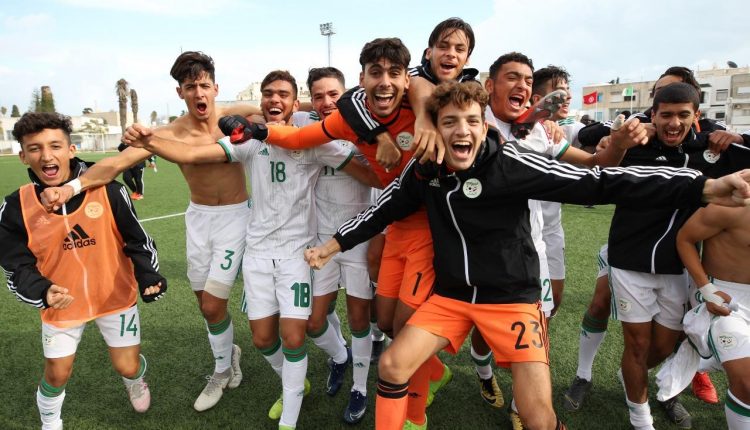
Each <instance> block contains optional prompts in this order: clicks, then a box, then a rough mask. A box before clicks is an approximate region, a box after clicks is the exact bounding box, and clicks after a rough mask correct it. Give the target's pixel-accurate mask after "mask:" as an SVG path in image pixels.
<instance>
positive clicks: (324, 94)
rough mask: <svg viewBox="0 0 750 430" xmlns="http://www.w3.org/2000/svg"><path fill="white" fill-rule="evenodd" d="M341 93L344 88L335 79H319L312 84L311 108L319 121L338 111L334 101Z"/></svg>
mask: <svg viewBox="0 0 750 430" xmlns="http://www.w3.org/2000/svg"><path fill="white" fill-rule="evenodd" d="M343 93H344V86H343V85H341V82H340V81H339V80H338V79H336V78H320V79H318V80H317V81H315V82H313V84H312V88H310V94H311V96H312V107H313V110H314V111H315V112H317V113H318V116H320V119H321V120H323V119H326V117H328V115H330V114H331V113H332V112H333V111H335V110H337V109H338V108H337V107H336V101H338V99H339V97H341V94H343Z"/></svg>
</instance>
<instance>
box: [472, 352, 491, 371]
mask: <svg viewBox="0 0 750 430" xmlns="http://www.w3.org/2000/svg"><path fill="white" fill-rule="evenodd" d="M471 359H472V360H474V367H475V368H476V370H477V374H479V377H480V378H482V379H490V378H491V377H492V351H490V352H488V353H487V355H479V353H477V352H476V351H475V350H474V345H472V346H471Z"/></svg>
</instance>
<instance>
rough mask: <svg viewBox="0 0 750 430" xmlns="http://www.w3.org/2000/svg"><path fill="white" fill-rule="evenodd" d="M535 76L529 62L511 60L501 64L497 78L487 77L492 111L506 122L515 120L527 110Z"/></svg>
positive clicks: (486, 85) (486, 84) (486, 86)
mask: <svg viewBox="0 0 750 430" xmlns="http://www.w3.org/2000/svg"><path fill="white" fill-rule="evenodd" d="M533 81H534V76H533V74H532V72H531V67H529V66H528V65H527V64H523V63H519V62H516V61H511V62H508V63H505V64H503V65H502V66H500V70H498V71H497V75H496V76H495V79H494V80H492V79H487V81H486V82H485V88H486V89H487V92H488V93H489V95H490V107H491V108H492V113H493V114H494V115H495V116H496V117H498V118H500V119H501V120H503V121H505V122H513V121H515V119H516V118H518V117H519V116H521V114H522V113H523V112H524V111H526V105H527V104H528V102H529V99H530V98H531V84H532V83H533Z"/></svg>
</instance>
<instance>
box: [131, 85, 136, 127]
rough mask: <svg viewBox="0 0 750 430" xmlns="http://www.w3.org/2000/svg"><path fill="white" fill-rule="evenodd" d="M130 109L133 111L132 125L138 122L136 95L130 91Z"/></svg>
mask: <svg viewBox="0 0 750 430" xmlns="http://www.w3.org/2000/svg"><path fill="white" fill-rule="evenodd" d="M130 109H132V110H133V123H136V122H138V93H136V92H135V90H134V89H132V88H131V89H130Z"/></svg>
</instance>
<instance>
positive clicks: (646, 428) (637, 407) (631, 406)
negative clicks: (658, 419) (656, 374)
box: [625, 397, 654, 430]
mask: <svg viewBox="0 0 750 430" xmlns="http://www.w3.org/2000/svg"><path fill="white" fill-rule="evenodd" d="M625 402H627V404H628V410H629V411H630V424H632V425H633V427H635V429H636V430H654V417H652V416H651V407H649V405H648V400H647V401H646V403H633V402H631V401H630V400H628V399H627V397H626V398H625Z"/></svg>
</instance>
